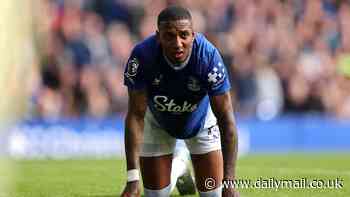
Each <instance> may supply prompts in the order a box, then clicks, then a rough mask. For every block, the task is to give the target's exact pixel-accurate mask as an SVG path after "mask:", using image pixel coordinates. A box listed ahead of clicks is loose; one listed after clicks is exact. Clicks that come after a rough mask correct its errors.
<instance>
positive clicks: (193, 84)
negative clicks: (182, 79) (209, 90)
mask: <svg viewBox="0 0 350 197" xmlns="http://www.w3.org/2000/svg"><path fill="white" fill-rule="evenodd" d="M187 88H188V89H189V90H191V91H194V92H198V91H199V90H200V89H201V86H200V84H199V81H198V80H197V79H196V78H194V77H189V78H188V83H187Z"/></svg>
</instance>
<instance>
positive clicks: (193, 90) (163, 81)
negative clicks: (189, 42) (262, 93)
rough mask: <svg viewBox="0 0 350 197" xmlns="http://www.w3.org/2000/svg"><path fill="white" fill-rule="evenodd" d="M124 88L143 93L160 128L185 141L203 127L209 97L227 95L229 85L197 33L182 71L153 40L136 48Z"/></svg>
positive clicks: (216, 54)
mask: <svg viewBox="0 0 350 197" xmlns="http://www.w3.org/2000/svg"><path fill="white" fill-rule="evenodd" d="M124 84H125V85H126V86H127V87H128V88H129V89H132V90H137V89H146V91H147V97H148V98H147V105H148V108H149V109H150V111H151V113H152V114H153V116H154V118H155V119H156V121H157V122H158V123H159V125H160V126H161V127H162V128H163V129H164V130H166V131H167V132H168V133H169V134H170V135H171V136H173V137H175V138H179V139H187V138H191V137H193V136H195V135H196V134H197V133H198V132H199V131H200V130H201V129H202V128H203V126H204V122H205V118H206V115H207V113H208V109H210V106H209V105H210V103H209V96H211V95H219V94H223V93H225V92H227V91H229V89H230V87H231V85H230V82H229V77H228V73H227V70H226V68H225V65H224V63H223V61H222V58H221V56H220V54H219V52H218V50H217V49H216V48H215V47H214V46H213V45H212V44H211V43H210V42H209V41H208V40H207V39H206V38H205V37H204V36H203V35H202V34H200V33H196V34H195V39H194V42H193V47H192V53H191V56H190V59H189V61H188V63H187V65H186V66H185V67H184V68H182V69H181V70H176V69H174V68H173V67H171V66H170V65H169V64H168V63H167V61H166V60H165V58H164V55H163V53H162V49H161V47H160V45H159V43H158V42H157V40H156V36H155V35H153V36H150V37H149V38H147V39H145V40H144V41H143V42H141V43H139V44H137V45H136V46H135V48H134V49H133V51H132V54H131V56H130V58H129V60H128V63H127V65H126V68H125V72H124Z"/></svg>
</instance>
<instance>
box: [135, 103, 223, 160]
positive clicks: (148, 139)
mask: <svg viewBox="0 0 350 197" xmlns="http://www.w3.org/2000/svg"><path fill="white" fill-rule="evenodd" d="M143 133H144V134H143V135H144V137H143V144H142V145H141V151H140V156H143V157H157V156H162V155H169V154H172V153H173V152H174V149H175V144H176V141H177V139H176V138H174V137H173V136H171V135H169V134H168V133H167V132H166V131H165V130H164V129H163V128H161V127H160V126H159V124H158V123H157V121H156V120H155V118H154V116H153V114H152V112H151V111H150V110H149V109H148V110H147V112H146V115H145V124H144V132H143ZM184 142H185V144H186V146H187V148H188V150H189V151H190V153H191V154H205V153H209V152H211V151H214V150H220V149H221V141H220V131H219V127H218V126H217V124H216V118H215V116H214V114H213V112H212V110H211V108H210V107H209V109H208V112H207V116H206V119H205V124H204V127H203V129H202V130H200V131H199V132H198V134H197V135H196V136H194V137H192V138H189V139H185V140H184Z"/></svg>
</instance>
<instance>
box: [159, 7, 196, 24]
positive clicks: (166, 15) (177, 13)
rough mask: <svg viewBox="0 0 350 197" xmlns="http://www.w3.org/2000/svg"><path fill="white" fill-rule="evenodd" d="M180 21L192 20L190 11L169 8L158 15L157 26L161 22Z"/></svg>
mask: <svg viewBox="0 0 350 197" xmlns="http://www.w3.org/2000/svg"><path fill="white" fill-rule="evenodd" d="M182 19H188V20H192V16H191V13H190V11H188V10H187V9H186V8H184V7H181V6H169V7H167V8H165V9H164V10H162V11H161V12H160V13H159V15H158V20H157V25H158V27H159V25H160V23H162V22H168V21H174V20H182Z"/></svg>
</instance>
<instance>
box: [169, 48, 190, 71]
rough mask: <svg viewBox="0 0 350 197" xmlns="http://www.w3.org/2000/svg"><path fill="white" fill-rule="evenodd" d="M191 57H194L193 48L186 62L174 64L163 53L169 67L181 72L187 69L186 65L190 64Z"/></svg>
mask: <svg viewBox="0 0 350 197" xmlns="http://www.w3.org/2000/svg"><path fill="white" fill-rule="evenodd" d="M191 55H192V47H191V48H190V52H189V53H188V56H187V58H186V60H185V61H184V62H182V63H180V64H174V63H172V62H171V61H170V60H169V58H168V57H167V56H166V55H165V54H164V53H163V57H164V59H165V61H166V62H167V63H168V65H169V66H170V67H171V68H173V69H174V70H181V69H183V68H185V67H186V65H187V64H188V62H189V61H190V58H191Z"/></svg>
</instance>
